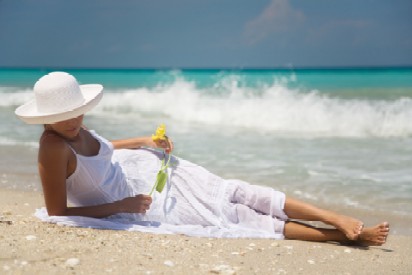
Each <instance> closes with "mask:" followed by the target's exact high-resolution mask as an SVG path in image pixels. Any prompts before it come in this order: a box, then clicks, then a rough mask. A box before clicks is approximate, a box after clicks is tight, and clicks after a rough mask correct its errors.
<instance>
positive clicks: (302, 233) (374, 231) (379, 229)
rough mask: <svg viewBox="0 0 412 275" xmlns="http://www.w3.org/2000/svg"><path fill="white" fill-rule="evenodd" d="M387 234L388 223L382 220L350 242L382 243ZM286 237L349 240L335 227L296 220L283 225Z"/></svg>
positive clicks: (345, 241)
mask: <svg viewBox="0 0 412 275" xmlns="http://www.w3.org/2000/svg"><path fill="white" fill-rule="evenodd" d="M388 234H389V224H388V223H386V222H383V223H381V224H378V225H376V226H374V227H368V228H364V229H363V230H362V232H361V233H360V234H359V238H358V239H357V240H356V241H355V242H352V243H353V244H354V245H366V246H370V245H376V246H379V245H383V244H384V243H385V242H386V238H387V236H388ZM284 235H285V238H286V239H294V240H302V241H315V242H327V241H335V242H340V243H348V242H349V241H350V240H349V239H348V238H347V237H346V235H345V234H344V233H343V232H341V231H340V230H337V229H325V228H315V227H312V226H309V225H305V224H302V223H298V222H286V223H285V227H284Z"/></svg>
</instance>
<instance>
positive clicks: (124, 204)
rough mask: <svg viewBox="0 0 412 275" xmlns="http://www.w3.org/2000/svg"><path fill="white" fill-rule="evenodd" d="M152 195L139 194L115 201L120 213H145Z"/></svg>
mask: <svg viewBox="0 0 412 275" xmlns="http://www.w3.org/2000/svg"><path fill="white" fill-rule="evenodd" d="M151 203H152V197H150V196H148V195H143V194H139V195H137V196H134V197H127V198H124V199H122V200H120V201H118V202H117V204H118V205H119V212H121V213H141V214H145V213H146V211H147V210H149V208H150V204H151Z"/></svg>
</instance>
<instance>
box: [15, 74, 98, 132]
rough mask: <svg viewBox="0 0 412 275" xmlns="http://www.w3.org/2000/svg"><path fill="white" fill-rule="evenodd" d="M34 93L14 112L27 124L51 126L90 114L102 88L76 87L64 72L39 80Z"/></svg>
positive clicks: (94, 86) (92, 86)
mask: <svg viewBox="0 0 412 275" xmlns="http://www.w3.org/2000/svg"><path fill="white" fill-rule="evenodd" d="M33 91H34V96H35V98H34V99H33V100H31V101H29V102H27V103H26V104H24V105H22V106H20V107H18V108H17V109H16V111H15V114H16V115H17V116H18V117H19V118H20V119H21V120H23V121H24V122H26V123H28V124H51V123H55V122H59V121H64V120H67V119H71V118H75V117H78V116H80V115H83V114H84V113H86V112H88V111H90V110H91V109H92V108H93V107H95V106H96V105H97V104H98V103H99V101H100V100H101V99H102V97H103V86H102V85H100V84H86V85H79V83H78V82H77V80H76V79H75V78H74V77H73V76H72V75H70V74H68V73H65V72H52V73H49V74H47V75H45V76H43V77H41V78H40V79H39V80H38V81H37V82H36V84H34V88H33Z"/></svg>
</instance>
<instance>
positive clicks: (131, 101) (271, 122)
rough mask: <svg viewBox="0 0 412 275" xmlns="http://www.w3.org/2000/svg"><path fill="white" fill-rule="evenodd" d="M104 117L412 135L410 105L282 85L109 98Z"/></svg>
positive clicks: (164, 89)
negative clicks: (151, 117) (162, 118)
mask: <svg viewBox="0 0 412 275" xmlns="http://www.w3.org/2000/svg"><path fill="white" fill-rule="evenodd" d="M95 112H96V114H99V115H102V116H106V115H109V116H113V115H114V116H120V117H121V116H126V117H127V116H141V117H147V116H150V115H155V116H164V117H167V118H170V119H173V120H175V121H178V122H184V123H200V124H205V125H212V126H222V127H227V126H229V127H240V128H245V129H250V130H254V131H259V132H263V133H272V134H288V135H290V134H292V135H298V136H300V137H301V136H305V135H306V136H308V137H319V136H321V137H323V136H324V137H371V136H372V137H405V136H411V135H412V124H411V123H410V121H411V119H412V99H410V98H406V97H403V98H398V99H396V100H365V99H362V100H360V99H341V98H334V97H332V96H329V95H325V94H321V93H319V92H317V91H302V90H299V89H290V88H288V87H287V85H284V83H281V82H279V83H275V84H273V85H262V86H261V87H258V88H245V87H240V86H239V85H238V84H237V82H236V81H232V82H229V83H228V82H227V81H226V82H222V83H220V85H216V86H215V87H214V88H213V89H199V88H197V87H196V85H195V84H194V83H191V82H187V81H183V80H178V81H176V82H174V83H173V84H172V85H168V86H159V87H156V88H154V89H146V88H140V89H134V90H125V91H122V92H121V93H110V92H109V93H106V94H105V96H104V100H103V102H102V103H101V104H100V106H99V107H98V108H97V109H96V111H95Z"/></svg>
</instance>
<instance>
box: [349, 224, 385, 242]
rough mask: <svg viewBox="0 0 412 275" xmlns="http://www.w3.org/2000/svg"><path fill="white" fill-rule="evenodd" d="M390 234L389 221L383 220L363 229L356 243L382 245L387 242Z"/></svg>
mask: <svg viewBox="0 0 412 275" xmlns="http://www.w3.org/2000/svg"><path fill="white" fill-rule="evenodd" d="M388 234H389V223H387V222H383V223H380V224H378V225H375V226H374V227H368V228H365V229H363V230H362V233H361V234H360V235H359V238H358V241H357V242H356V244H358V245H362V246H372V245H374V246H380V245H383V244H384V243H385V242H386V238H387V237H388Z"/></svg>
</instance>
